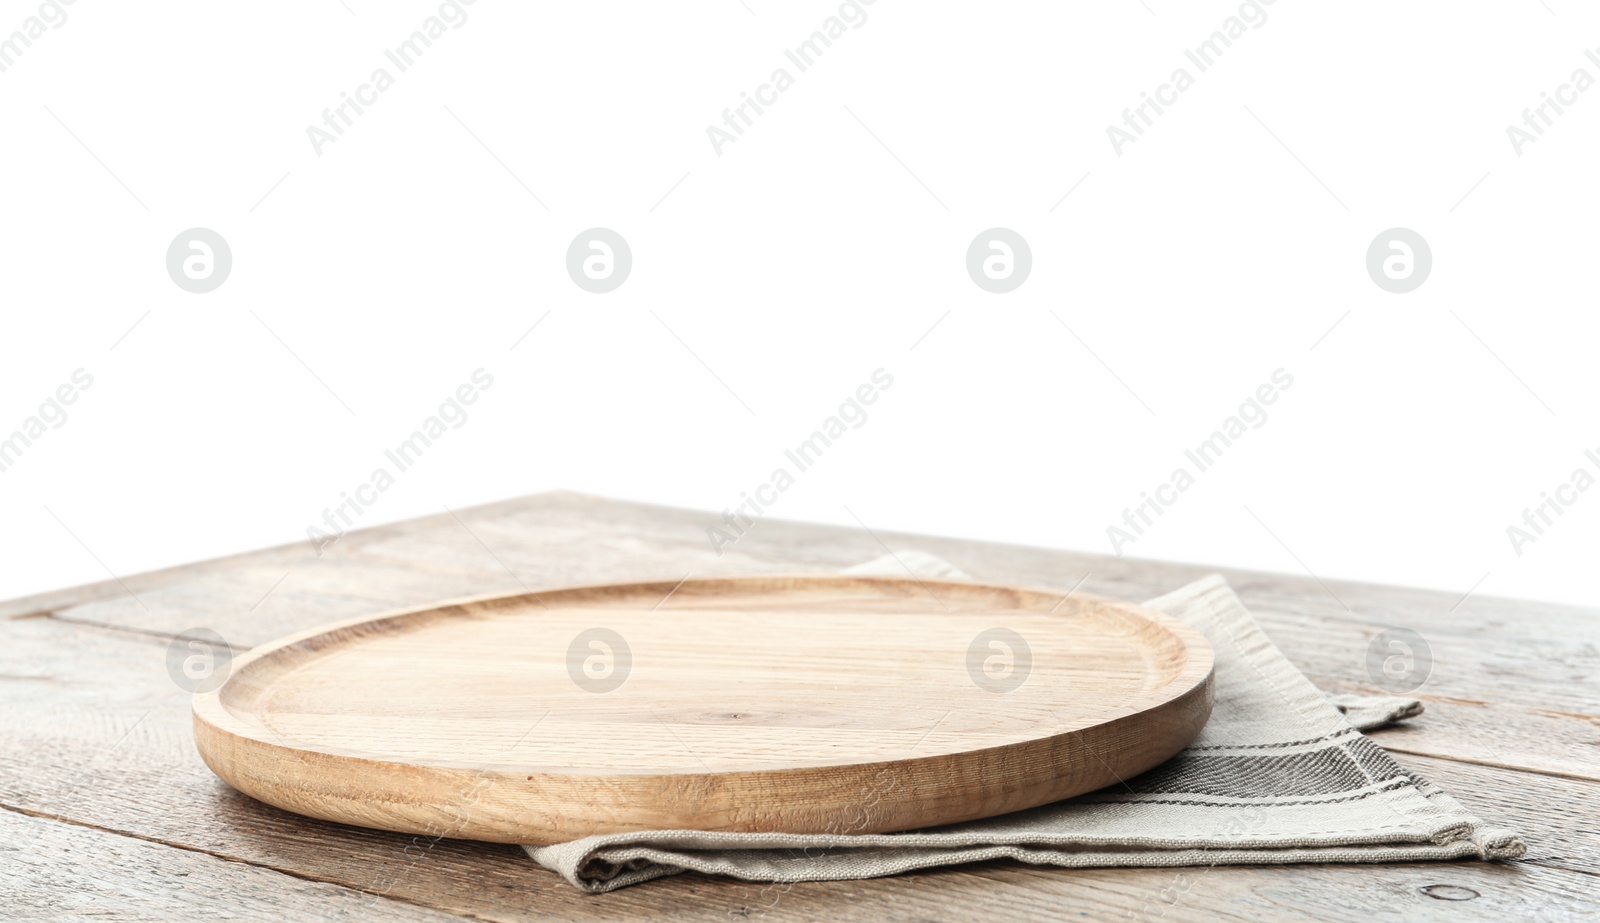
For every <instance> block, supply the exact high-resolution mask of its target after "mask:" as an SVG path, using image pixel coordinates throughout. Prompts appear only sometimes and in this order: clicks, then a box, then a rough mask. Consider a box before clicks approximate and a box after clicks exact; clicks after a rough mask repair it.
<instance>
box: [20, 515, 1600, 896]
mask: <svg viewBox="0 0 1600 923" xmlns="http://www.w3.org/2000/svg"><path fill="white" fill-rule="evenodd" d="M712 522H713V518H712V517H711V515H710V514H706V513H699V512H694V511H689V510H677V509H666V508H661V507H652V506H645V505H641V504H635V503H625V502H619V501H614V500H607V499H602V498H598V497H591V496H584V495H578V494H571V493H549V494H539V495H535V496H531V497H525V498H521V499H517V500H510V501H506V502H502V503H495V504H491V505H488V506H483V507H477V508H474V509H470V510H457V511H454V512H441V513H440V514H439V515H437V516H430V517H426V518H423V519H417V520H411V521H408V522H404V523H398V524H395V525H392V526H385V527H380V528H375V529H369V530H365V531H361V532H352V533H350V534H348V535H346V536H345V537H344V538H342V539H341V540H340V541H339V542H337V543H336V544H334V545H332V546H331V547H329V548H328V549H326V551H325V553H324V554H323V555H322V556H321V557H318V556H317V555H316V553H315V550H314V549H313V548H312V547H311V545H310V544H309V543H307V542H302V543H298V544H295V545H290V546H285V547H281V548H272V549H267V550H263V551H258V552H252V553H249V554H244V555H238V556H235V557H231V558H224V559H219V560H215V561H207V562H204V563H200V564H194V565H189V566H185V567H179V568H173V569H170V570H165V571H158V572H153V573H148V574H140V575H133V576H127V575H124V576H122V577H121V578H120V579H114V580H108V581H105V582H102V583H96V584H91V585H87V586H82V587H76V588H73V589H70V590H61V591H57V592H52V593H45V594H41V595H38V596H33V597H29V598H25V599H18V600H11V601H9V602H0V700H3V704H0V715H3V720H0V808H3V809H4V810H0V914H3V915H4V916H6V917H7V918H23V919H38V918H44V919H82V918H85V917H94V918H96V919H99V918H107V919H118V920H122V919H129V920H144V919H149V920H161V921H167V920H173V919H188V918H198V917H206V918H212V917H223V916H226V917H228V918H231V919H238V920H269V921H273V923H281V921H284V920H295V921H299V920H333V919H346V918H350V919H367V918H371V917H377V916H380V915H381V917H382V918H385V919H414V920H466V919H472V920H493V921H499V920H507V921H510V920H534V919H548V918H555V919H562V920H610V919H620V918H629V917H647V916H648V917H670V918H678V919H692V920H724V921H725V920H728V919H730V918H734V919H737V918H742V917H752V916H764V917H766V918H768V919H772V920H789V919H795V920H811V919H827V920H854V919H861V920H872V921H885V920H908V921H909V920H935V919H961V920H968V919H1036V920H1043V919H1057V918H1060V919H1074V920H1076V919H1084V918H1092V919H1119V920H1126V919H1132V920H1165V919H1214V920H1240V921H1244V920H1259V919H1280V918H1281V919H1300V918H1305V917H1312V918H1317V919H1330V920H1351V921H1361V923H1368V921H1372V920H1384V919H1395V920H1434V919H1438V920H1447V919H1449V920H1454V919H1474V920H1476V919H1485V918H1495V919H1497V918H1505V919H1518V920H1526V919H1539V920H1556V919H1566V918H1573V919H1577V918H1579V917H1580V916H1582V917H1584V918H1589V919H1592V918H1593V916H1594V914H1595V912H1596V909H1597V906H1600V901H1597V898H1596V896H1597V895H1600V682H1597V680H1596V677H1597V676H1600V609H1579V608H1573V607H1567V606H1557V605H1550V604H1544V603H1536V602H1519V601H1511V600H1502V599H1493V598H1488V597H1481V596H1476V595H1473V596H1469V597H1468V598H1467V599H1465V600H1464V601H1459V604H1458V598H1457V597H1454V596H1451V595H1449V594H1444V593H1438V592H1432V591H1424V590H1412V589H1401V588H1395V587H1379V586H1370V585H1364V584H1354V583H1344V582H1337V581H1320V580H1318V579H1316V578H1315V577H1312V576H1309V575H1307V576H1298V575H1280V574H1262V573H1255V572H1244V571H1227V570H1224V571H1222V573H1224V574H1225V576H1227V578H1228V579H1229V580H1230V581H1231V582H1232V583H1233V586H1234V588H1235V589H1236V590H1237V592H1238V594H1239V596H1240V597H1241V598H1242V599H1243V600H1244V602H1245V604H1246V605H1247V606H1249V607H1250V609H1251V610H1252V611H1253V612H1254V613H1255V614H1256V616H1257V618H1258V619H1259V620H1260V621H1261V623H1262V624H1263V626H1264V627H1265V628H1266V630H1267V632H1268V634H1269V635H1270V636H1271V637H1272V638H1273V640H1274V641H1276V642H1277V644H1278V645H1279V646H1280V647H1281V648H1282V649H1283V650H1284V652H1285V653H1286V654H1287V655H1288V657H1289V659H1290V660H1292V661H1294V663H1295V664H1296V665H1297V666H1298V667H1299V668H1300V669H1302V670H1303V671H1305V673H1306V674H1307V675H1308V676H1309V677H1310V678H1311V679H1312V681H1313V682H1315V683H1316V684H1317V685H1319V686H1320V687H1322V688H1323V689H1326V690H1330V691H1335V692H1360V691H1366V692H1376V691H1378V690H1376V689H1375V688H1374V687H1373V686H1372V683H1371V681H1370V680H1369V679H1368V678H1367V675H1366V653H1367V646H1368V644H1369V642H1370V641H1371V640H1372V638H1373V637H1375V636H1376V635H1377V634H1378V633H1379V632H1380V631H1383V630H1384V629H1387V628H1390V627H1397V626H1398V627H1406V628H1411V629H1413V630H1416V631H1418V632H1420V633H1422V635H1423V636H1424V637H1425V638H1426V640H1427V642H1428V644H1429V646H1430V647H1431V650H1432V655H1433V668H1432V673H1431V676H1430V678H1429V679H1428V682H1427V683H1426V685H1424V686H1423V687H1422V688H1421V689H1420V690H1419V691H1418V692H1417V693H1416V694H1417V695H1419V696H1420V697H1421V698H1423V699H1424V700H1425V701H1426V702H1427V713H1426V714H1425V715H1423V716H1422V717H1420V718H1418V719H1414V720H1413V721H1412V722H1410V724H1409V725H1407V726H1404V727H1397V728H1393V729H1389V730H1383V731H1377V732H1374V733H1373V737H1374V739H1375V740H1377V741H1378V742H1379V743H1380V744H1382V745H1383V746H1384V747H1386V748H1388V749H1389V750H1390V751H1391V752H1393V753H1394V754H1395V755H1396V758H1397V759H1398V760H1399V761H1400V762H1401V763H1402V764H1404V765H1406V766H1408V767H1410V768H1412V769H1414V770H1416V771H1418V772H1420V773H1421V774H1423V775H1424V776H1426V777H1427V778H1429V779H1431V780H1433V781H1434V782H1436V783H1438V784H1439V785H1440V786H1442V787H1443V788H1444V789H1445V790H1446V791H1448V792H1450V793H1451V794H1453V795H1455V796H1456V797H1457V798H1458V799H1459V800H1460V801H1462V802H1463V803H1464V804H1465V805H1466V806H1467V807H1468V809H1470V810H1472V811H1473V812H1474V813H1476V814H1478V815H1479V816H1481V817H1483V818H1484V819H1485V820H1488V821H1490V822H1492V823H1496V824H1500V825H1502V826H1506V827H1510V828H1513V829H1515V830H1518V831H1520V832H1521V833H1522V834H1523V835H1524V837H1525V839H1526V840H1527V842H1528V854H1527V857H1526V858H1525V859H1522V860H1520V861H1517V862H1508V863H1492V864H1491V863H1486V862H1451V863H1434V862H1430V863H1417V864H1404V865H1343V866H1339V865H1327V866H1260V867H1228V866H1220V867H1212V868H1203V867H1202V868H1189V869H1091V870H1067V869H1053V868H1033V867H1028V866H1024V865H1020V864H1013V863H1005V862H990V863H980V864H974V865H967V866H961V867H958V868H954V869H944V870H937V871H930V872H924V873H918V874H910V875H902V876H898V877H895V878H886V879H874V880H869V881H846V882H826V883H815V884H800V885H791V886H771V885H761V884H750V883H745V882H738V881H731V880H723V879H715V878H709V877H703V876H699V875H679V876H674V877H672V878H667V879H663V880H660V881H656V882H652V883H649V884H645V885H641V886H638V887H634V888H626V889H623V890H622V891H618V892H615V893H612V894H608V895H598V896H589V895H584V894H581V893H579V892H578V891H577V890H576V889H574V888H572V887H571V886H569V885H568V884H566V883H565V882H564V881H561V880H560V879H558V878H557V877H556V876H555V875H553V874H552V873H549V872H546V871H545V870H543V869H542V868H540V867H538V866H537V865H535V864H534V863H533V862H532V861H531V860H530V859H528V858H527V857H526V855H524V854H523V853H522V852H521V851H520V850H519V849H518V848H516V847H512V846H504V845H495V844H487V843H474V842H466V841H458V840H440V841H438V842H433V843H430V842H429V841H427V840H426V839H418V840H416V841H415V842H413V839H412V838H410V837H406V836H402V835H398V834H389V833H381V832H377V831H372V830H364V829H359V828H354V827H344V826H340V825H337V824H331V823H325V822H321V821H315V820H309V819H306V818H302V817H298V816H295V815H291V814H286V813H284V812H281V811H278V810H276V809H274V808H270V807H267V806H266V805H263V804H259V803H257V802H254V801H252V800H250V799H249V798H246V797H244V796H242V795H239V794H237V793H236V792H234V791H232V790H231V789H229V788H228V787H227V786H225V785H223V784H222V783H221V782H220V781H219V780H218V779H217V778H216V777H215V776H214V775H212V773H211V772H210V770H208V769H207V768H206V766H205V765H204V764H203V763H202V762H201V761H200V758H199V756H198V755H197V754H196V752H195V748H194V744H193V741H192V739H191V732H190V716H189V696H188V694H187V693H186V692H184V691H183V690H182V689H180V688H179V687H178V686H177V685H176V683H175V682H174V681H173V679H172V678H171V677H170V676H169V673H168V666H167V653H168V647H169V645H170V644H171V642H172V639H173V637H174V636H176V635H177V634H178V633H180V632H183V631H185V630H188V629H192V628H208V629H210V630H212V631H215V632H217V633H218V634H220V635H221V636H222V637H223V638H225V639H226V640H227V642H228V643H229V645H230V646H231V647H232V648H233V649H235V650H236V651H240V652H242V651H244V650H247V649H249V648H251V647H253V646H255V645H257V644H260V643H262V642H265V641H269V640H272V639H273V638H276V637H279V636H282V635H285V634H288V633H291V632H295V631H300V630H302V629H306V628H311V627H313V626H315V625H318V624H321V623H325V622H330V621H334V620H337V619H346V618H354V617H357V616H362V615H367V614H374V613H378V612H382V611H385V610H389V609H394V608H399V607H402V606H412V605H420V604H423V603H427V602H431V601H437V600H440V599H445V598H450V597H459V596H465V595H472V594H480V593H499V592H513V591H517V590H519V589H532V588H536V587H541V586H554V585H559V584H573V583H590V582H600V581H612V580H655V579H669V578H670V579H672V580H677V579H679V578H681V577H683V576H684V575H685V574H686V573H691V572H692V573H694V574H695V575H697V576H710V575H719V574H748V573H776V572H816V573H831V572H835V571H838V570H839V569H840V568H843V567H847V566H850V565H852V564H858V563H861V562H863V561H866V560H870V559H872V558H876V557H878V556H880V555H882V554H883V553H884V544H882V543H880V541H879V539H880V538H881V539H882V540H883V542H886V543H887V544H888V545H889V546H892V547H893V548H894V549H895V550H901V549H907V548H912V549H919V550H922V551H927V552H930V553H932V554H936V555H939V556H941V557H943V558H945V559H946V560H948V561H950V562H951V563H953V564H954V565H956V566H957V567H960V568H962V569H963V570H965V571H967V572H968V573H971V574H973V575H975V576H979V577H982V578H985V579H994V580H1001V581H1010V582H1017V583H1026V584H1033V585H1040V586H1058V587H1062V588H1064V589H1065V588H1070V587H1071V586H1073V585H1074V584H1076V583H1078V581H1079V580H1080V579H1081V580H1082V581H1083V583H1082V586H1081V590H1082V591H1084V592H1090V593H1099V594H1103V595H1106V596H1113V597H1119V598H1124V599H1131V600H1143V599H1147V598H1150V597H1152V596H1156V595H1158V594H1160V593H1164V592H1166V591H1168V590H1171V589H1174V588H1176V587H1178V586H1180V585H1182V584H1183V583H1186V582H1188V581H1190V580H1192V579H1195V578H1197V577H1200V576H1203V575H1205V574H1207V573H1211V572H1214V571H1216V570H1217V569H1216V568H1202V567H1192V566H1185V565H1175V564H1159V563H1152V562H1146V561H1137V560H1131V559H1127V558H1123V559H1115V558H1109V557H1105V556H1100V555H1088V554H1075V553H1069V552H1061V551H1049V550H1044V549H1039V548H1025V547H1015V546H1005V545H995V544H987V543H978V542H968V541H959V540H954V539H944V538H926V537H917V536H902V535H893V534H890V533H884V532H881V531H879V532H877V534H876V536H875V535H873V534H871V533H869V532H867V531H864V530H862V529H851V528H841V527H833V526H818V525H803V524H798V523H789V522H782V521H777V520H770V519H763V520H762V521H761V522H760V523H759V524H758V525H757V526H756V527H755V528H754V529H753V530H751V531H750V532H749V533H748V534H746V535H745V536H744V537H743V538H741V539H740V540H739V542H738V543H737V544H736V545H734V546H732V547H731V548H728V549H725V551H724V554H723V555H722V556H720V557H718V556H717V555H716V554H714V553H713V552H712V550H711V548H710V547H709V545H708V544H707V542H706V537H705V535H706V532H705V530H706V526H707V525H708V524H712Z"/></svg>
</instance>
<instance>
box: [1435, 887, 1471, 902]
mask: <svg viewBox="0 0 1600 923" xmlns="http://www.w3.org/2000/svg"><path fill="white" fill-rule="evenodd" d="M1422 893H1423V894H1426V895H1428V896H1429V897H1431V898H1433V899H1434V900H1438V901H1470V900H1472V899H1473V898H1475V897H1478V896H1479V895H1478V892H1476V891H1474V890H1472V889H1471V888H1463V887H1460V886H1459V885H1428V886H1427V887H1426V888H1423V889H1422Z"/></svg>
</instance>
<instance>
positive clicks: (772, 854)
mask: <svg viewBox="0 0 1600 923" xmlns="http://www.w3.org/2000/svg"><path fill="white" fill-rule="evenodd" d="M906 570H911V571H913V572H914V573H915V574H916V575H917V576H924V577H934V576H939V577H954V578H961V577H965V575H964V574H962V573H961V572H960V571H959V570H956V569H955V568H954V567H952V566H950V565H949V564H948V563H946V562H944V561H941V560H940V559H938V558H934V557H933V556H931V555H926V554H920V553H915V552H901V553H900V554H899V555H891V556H887V557H885V558H883V559H880V560H878V561H873V562H870V563H869V564H866V565H862V566H859V567H856V568H851V569H850V570H849V571H847V572H850V573H884V572H899V573H904V572H905V571H906ZM1145 605H1146V606H1148V607H1150V608H1152V609H1156V610H1159V611H1161V612H1165V613H1167V614H1168V615H1171V616H1174V617H1176V618H1178V619H1181V620H1182V621H1184V622H1187V623H1188V624H1190V625H1192V626H1194V627H1195V628H1198V629H1199V630H1200V631H1201V632H1202V633H1204V634H1205V636H1206V637H1207V639H1208V640H1210V642H1211V645H1212V647H1213V649H1214V651H1215V655H1216V702H1215V704H1214V706H1213V708H1212V712H1211V718H1210V720H1209V721H1208V722H1207V724H1206V726H1205V728H1204V729H1202V730H1201V732H1200V735H1199V736H1198V737H1196V738H1195V740H1194V741H1193V743H1191V744H1190V745H1189V747H1188V748H1186V749H1185V750H1183V751H1181V752H1180V753H1179V754H1178V755H1176V756H1174V757H1173V758H1171V759H1170V760H1168V761H1166V762H1165V763H1162V764H1161V765H1160V766H1157V767H1156V768H1154V769H1152V770H1150V771H1148V772H1146V773H1143V774H1142V775H1139V776H1135V777H1133V778H1130V779H1127V780H1125V781H1123V782H1122V783H1121V784H1119V785H1112V786H1110V787H1107V788H1103V789H1100V790H1099V791H1096V792H1091V793H1089V794H1086V795H1080V796H1078V797H1075V798H1070V799H1067V800H1065V801H1060V802H1056V803H1054V804H1049V805H1045V806H1043V807H1038V808H1032V809H1030V810H1026V811H1018V812H1015V813H1012V814H1006V815H1002V816H999V817H993V818H989V819H986V820H981V821H974V822H969V823H963V824H955V825H951V826H946V827H939V828H934V829H929V830H919V831H910V832H904V833H885V834H785V833H720V832H705V831H695V830H659V831H643V832H634V833H616V834H604V835H599V836H591V837H585V838H583V839H579V840H573V841H571V842H568V843H561V844H557V845H554V846H526V847H523V848H524V849H526V850H527V852H528V855H530V856H532V857H533V859H534V860H535V861H537V862H538V863H539V864H541V865H543V866H545V867H546V868H548V869H551V870H552V871H555V872H558V873H560V874H561V876H562V877H563V878H565V879H566V880H567V881H568V882H570V883H572V884H573V885H576V886H577V887H579V888H582V889H583V890H585V891H589V892H596V893H597V892H603V891H612V890H615V889H617V888H622V887H626V886H628V885H634V884H639V883H641V882H645V881H649V880H651V879H653V878H660V877H662V876H664V875H674V874H677V873H679V872H685V871H695V872H701V873H705V874H713V875H727V876H731V877H734V878H740V879H744V880H747V881H765V882H784V883H791V882H800V881H832V880H840V879H856V878H875V877H879V876H883V875H894V874H898V873H901V872H908V871H913V870H916V869H925V868H931V867H935V866H946V865H956V864H959V863H965V862H977V861H981V860H986V859H999V858H1010V859H1015V860H1019V861H1022V862H1028V863H1032V864H1034V865H1052V866H1062V867H1067V868H1093V867H1106V866H1130V867H1131V866H1146V867H1159V866H1190V865H1235V864H1237V865H1250V864H1275V863H1289V862H1414V861H1417V860H1423V859H1508V858H1515V857H1517V856H1520V855H1522V854H1523V852H1524V850H1525V846H1524V844H1523V842H1522V840H1521V838H1520V837H1519V836H1518V835H1517V834H1515V833H1513V832H1511V831H1509V830H1505V829H1502V828H1500V827H1494V826H1489V825H1486V824H1485V823H1484V822H1483V821H1481V820H1479V819H1478V818H1477V817H1474V816H1473V815H1472V814H1471V813H1469V812H1468V811H1467V810H1466V809H1465V808H1463V807H1462V806H1461V804H1460V803H1458V802H1457V801H1456V800H1455V799H1454V798H1452V797H1450V796H1449V795H1447V794H1445V793H1444V792H1443V791H1441V790H1439V789H1438V788H1437V787H1435V786H1434V785H1432V784H1431V783H1429V782H1428V781H1427V780H1426V779H1423V778H1422V777H1420V776H1418V775H1416V774H1415V773H1412V772H1410V771H1408V770H1406V769H1404V768H1402V767H1401V766H1400V765H1399V764H1398V763H1396V762H1395V761H1394V760H1393V759H1392V758H1390V756H1389V755H1388V754H1387V753H1385V752H1384V751H1383V750H1382V749H1381V748H1380V747H1378V746H1377V744H1375V743H1373V742H1372V741H1371V740H1370V739H1368V738H1367V737H1366V736H1364V735H1363V734H1362V733H1361V729H1365V728H1369V727H1375V726H1378V725H1381V724H1385V723H1388V722H1389V721H1393V720H1397V719H1400V718H1405V717H1411V716H1413V715H1416V714H1418V713H1420V712H1421V711H1422V704H1421V703H1420V702H1418V701H1417V700H1415V699H1405V698H1398V697H1393V696H1371V697H1369V696H1337V697H1333V698H1332V699H1331V700H1330V698H1328V697H1325V696H1324V695H1323V693H1321V692H1320V691H1319V690H1318V689H1317V688H1316V687H1314V686H1313V685H1312V684H1311V682H1310V681H1309V680H1307V679H1306V677H1305V676H1304V675H1303V674H1302V673H1300V671H1299V670H1297V669H1296V668H1295V667H1294V665H1293V664H1291V663H1290V662H1289V661H1288V659H1286V658H1285V657H1284V656H1283V654H1282V653H1281V652H1280V651H1279V650H1278V649H1277V648H1276V647H1274V646H1273V644H1272V642H1271V641H1270V640H1268V639H1267V637H1266V635H1265V634H1263V633H1262V631H1261V628H1260V627H1259V626H1258V625H1257V624H1256V621H1255V619H1254V618H1252V617H1251V616H1250V613H1249V612H1248V611H1246V609H1245V608H1244V606H1243V604H1241V603H1240V602H1239V598H1238V597H1237V596H1235V595H1234V593H1233V591H1232V590H1231V589H1230V588H1229V587H1228V584H1227V582H1226V581H1225V580H1223V578H1222V577H1220V576H1211V577H1206V578H1205V579H1202V580H1199V581H1196V582H1195V583H1192V584H1190V585H1188V586H1185V587H1183V588H1181V589H1179V590H1176V591H1174V592H1172V593H1168V594H1167V595H1165V596H1161V597H1157V598H1156V599H1153V600H1150V601H1149V602H1147V603H1145ZM1347 715H1348V717H1346V716H1347Z"/></svg>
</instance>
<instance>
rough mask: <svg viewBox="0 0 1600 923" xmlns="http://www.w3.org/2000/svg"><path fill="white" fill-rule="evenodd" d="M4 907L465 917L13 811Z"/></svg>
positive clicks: (159, 915)
mask: <svg viewBox="0 0 1600 923" xmlns="http://www.w3.org/2000/svg"><path fill="white" fill-rule="evenodd" d="M0 910H3V912H4V914H5V916H6V918H7V919H13V920H41V921H44V920H62V921H79V920H86V919H96V920H101V919H109V920H130V921H132V920H148V921H151V923H169V921H172V920H212V919H219V918H220V919H228V920H245V921H250V920H256V921H260V923H283V921H284V920H295V921H302V920H303V921H308V923H324V921H326V923H333V921H339V920H350V921H367V920H371V919H376V918H383V919H407V920H416V921H419V923H456V921H459V920H460V919H461V917H460V916H458V915H456V914H452V913H447V912H444V911H439V910H434V909H432V908H428V907H422V906H418V905H414V904H406V903H402V902H400V901H397V900H394V899H392V898H386V897H381V896H379V895H376V894H362V893H361V892H359V891H353V890H351V889H349V888H346V887H341V886H339V885H335V884H328V883H326V882H320V881H311V880H306V879H304V878H299V877H295V876H293V875H286V874H283V873H282V872H275V871H272V870H270V869H266V868H262V867H260V866H257V865H248V864H244V863H239V862H228V861H225V860H223V859H219V858H217V857H215V856H209V855H206V854H205V853H201V852H195V851H192V850H186V849H174V848H171V847H168V846H165V845H162V844H159V843H150V842H146V841H144V840H140V839H135V838H133V837H128V836H121V835H118V834H115V833H110V832H107V831H103V830H95V829H92V828H89V827H83V826H79V825H76V824H64V823H60V822H58V821H55V820H52V819H49V818H40V817H30V816H27V815H24V814H19V813H17V812H15V811H11V810H0Z"/></svg>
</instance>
